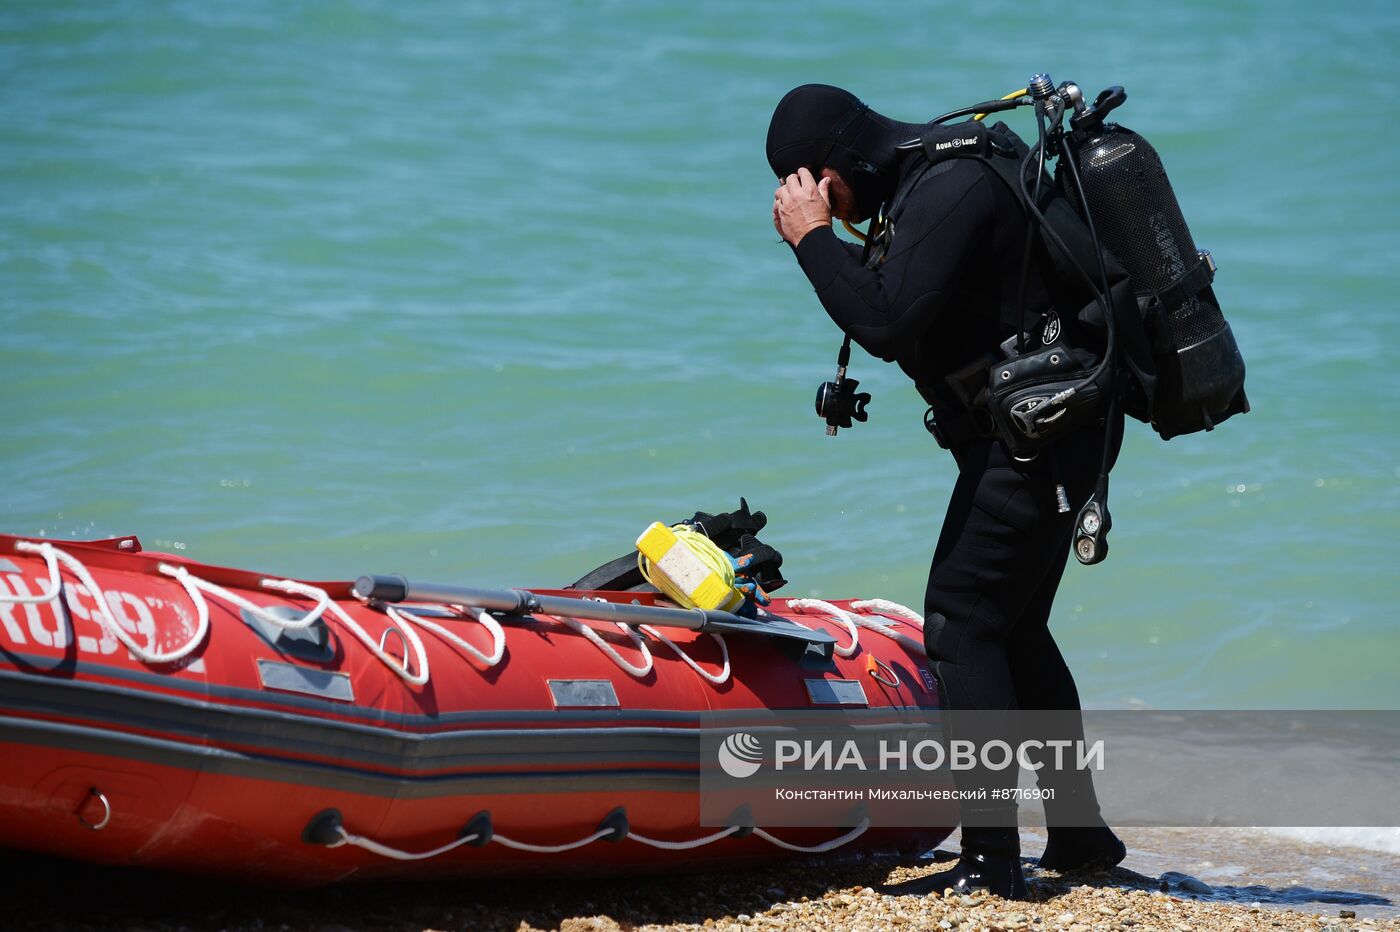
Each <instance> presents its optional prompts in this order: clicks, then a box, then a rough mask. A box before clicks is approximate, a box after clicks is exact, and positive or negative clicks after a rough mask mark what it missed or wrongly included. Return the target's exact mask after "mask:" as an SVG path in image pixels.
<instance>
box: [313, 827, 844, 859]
mask: <svg viewBox="0 0 1400 932" xmlns="http://www.w3.org/2000/svg"><path fill="white" fill-rule="evenodd" d="M868 828H870V819H869V818H868V817H866V818H863V819H861V820H860V824H859V825H857V826H856V827H855V828H853V829H851V830H850V831H849V832H847V833H846V834H844V835H841V836H839V837H837V838H833V839H831V840H830V841H824V842H822V843H821V844H819V845H795V844H793V843H792V842H788V841H784V840H783V839H781V838H778V837H777V836H775V835H771V834H769V833H768V832H765V831H764V830H763V829H761V828H755V829H754V830H753V833H754V835H756V836H758V837H759V838H762V839H763V840H764V841H766V842H768V843H769V844H771V845H775V846H776V847H779V848H782V849H783V850H785V851H796V852H798V853H801V854H824V853H826V852H828V851H834V850H836V849H837V848H839V847H841V846H842V845H845V844H849V843H850V842H852V841H855V840H856V839H857V838H859V837H860V836H861V835H864V834H865V832H866V829H868ZM335 830H336V832H337V833H338V834H339V835H340V840H339V841H337V842H333V843H332V844H330V845H328V846H327V847H330V848H339V847H340V846H341V845H354V846H355V847H357V848H363V849H364V850H365V851H368V852H370V853H372V854H377V855H379V856H380V857H385V858H392V859H393V860H396V861H422V860H426V859H428V858H435V857H437V856H438V855H441V854H446V853H447V852H449V851H453V850H456V849H457V848H460V847H462V846H463V845H468V844H471V843H472V842H474V841H476V840H477V839H478V838H479V837H480V836H479V835H477V834H476V833H472V834H470V835H464V836H462V837H461V838H458V839H457V840H455V841H451V842H448V843H447V844H445V845H442V846H440V847H437V848H433V849H432V850H430V851H403V850H401V849H399V848H394V847H392V846H390V845H386V844H384V843H383V842H378V841H375V840H374V839H372V838H366V837H365V836H363V835H355V834H352V833H351V832H348V831H346V830H345V828H344V826H340V825H337V826H336V827H335ZM742 830H743V826H740V825H731V826H729V827H728V828H725V829H721V830H720V831H718V832H714V833H713V834H710V835H704V836H701V837H700V838H692V839H690V840H688V841H667V840H666V839H664V838H648V837H647V836H645V835H638V834H636V833H634V832H629V833H628V834H627V835H626V836H625V838H630V839H632V840H633V841H636V842H638V843H640V844H643V845H648V846H650V847H652V848H658V849H661V850H663V851H688V850H691V849H693V848H700V847H703V846H704V845H708V844H713V843H714V842H717V841H720V840H722V839H725V838H728V837H729V836H730V835H733V834H735V833H736V832H739V831H742ZM616 831H617V830H616V829H614V828H611V827H608V828H600V829H598V831H596V832H594V833H593V834H591V835H588V836H587V837H585V838H580V839H579V840H578V841H570V842H565V843H564V844H560V845H535V844H530V843H529V842H524V841H516V840H515V839H514V838H508V837H506V836H505V835H501V834H500V833H496V834H493V835H492V836H491V841H493V842H499V843H500V844H502V845H504V846H505V847H507V848H513V849H515V850H516V851H528V852H530V853H532V854H562V853H564V852H565V851H573V850H575V849H577V848H582V847H584V846H585V845H591V844H592V843H593V842H595V841H598V840H599V839H602V838H607V837H608V836H610V835H613V834H615V833H616Z"/></svg>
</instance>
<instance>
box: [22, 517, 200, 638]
mask: <svg viewBox="0 0 1400 932" xmlns="http://www.w3.org/2000/svg"><path fill="white" fill-rule="evenodd" d="M15 549H16V550H19V551H21V552H23V553H35V554H39V555H40V556H42V557H43V558H44V560H45V561H46V562H47V563H48V565H49V578H50V579H58V578H59V569H58V566H59V564H60V563H61V564H63V565H64V566H65V567H67V568H68V571H69V572H71V573H72V574H73V575H74V576H76V577H77V578H78V581H79V582H80V583H82V584H83V586H84V587H85V588H86V589H87V590H88V592H89V593H90V594H91V595H92V600H93V602H94V603H96V607H97V612H96V617H97V620H98V623H99V624H101V625H102V627H103V628H105V629H106V630H107V632H108V633H110V634H111V635H112V637H114V638H116V639H117V640H118V641H120V642H121V643H122V645H123V646H124V647H126V649H127V650H129V651H131V653H132V655H133V656H135V657H137V658H138V659H139V660H140V661H141V662H142V663H146V664H150V665H152V666H155V665H159V664H166V663H174V662H175V661H177V660H182V659H184V658H185V657H188V656H189V655H190V653H191V652H193V651H194V649H195V648H196V647H198V646H199V645H200V644H202V643H203V642H204V638H205V636H206V635H208V633H209V609H208V606H206V605H204V602H203V600H202V599H198V600H196V599H195V590H194V589H193V588H192V587H191V585H190V584H189V583H188V582H187V581H185V580H183V579H182V580H180V582H181V584H182V585H183V586H184V587H185V591H186V592H188V593H189V594H190V599H191V601H194V602H195V614H196V620H195V630H194V634H192V635H191V636H190V638H189V640H187V641H186V642H185V643H184V644H181V645H180V646H179V647H176V648H174V649H172V650H168V651H158V650H154V649H152V647H143V646H142V645H140V644H138V643H136V639H135V638H133V637H132V636H131V635H130V634H128V633H127V631H126V629H125V628H124V627H122V625H121V623H120V622H118V621H117V619H116V617H115V616H114V615H113V614H112V605H111V603H110V602H108V601H107V593H106V592H105V591H104V590H103V589H102V587H101V586H99V585H98V584H97V580H95V579H93V578H92V573H90V572H88V568H87V567H86V566H84V565H83V562H82V561H81V560H79V559H78V558H77V557H75V556H73V555H72V554H71V553H68V552H67V551H64V550H60V549H58V548H57V547H55V546H54V545H53V544H50V543H37V544H36V543H33V542H32V541H27V540H22V541H18V542H17V543H16V544H15ZM61 590H62V586H61V585H60V586H59V587H57V588H53V590H52V593H51V595H50V596H49V598H48V599H47V600H46V601H53V600H54V599H56V598H57V597H58V593H59V592H60V591H61ZM31 598H32V597H31ZM155 637H156V632H155V631H154V630H152V631H151V634H150V638H151V644H152V645H154V644H155Z"/></svg>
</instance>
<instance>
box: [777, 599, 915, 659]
mask: <svg viewBox="0 0 1400 932" xmlns="http://www.w3.org/2000/svg"><path fill="white" fill-rule="evenodd" d="M889 604H890V605H895V604H896V603H893V602H891V603H889ZM853 606H854V603H853ZM788 607H789V608H792V609H794V610H796V611H798V612H805V611H806V610H808V609H814V610H816V611H820V612H825V613H826V614H827V615H829V616H830V617H831V618H832V619H833V620H835V621H838V622H840V623H841V624H843V625H845V626H846V628H847V630H849V631H850V632H851V643H850V644H848V645H847V646H846V647H845V648H842V647H840V646H838V647H836V649H835V650H836V653H838V654H840V655H841V656H842V657H850V656H851V655H853V654H854V653H855V652H856V650H857V649H858V648H859V646H860V642H859V640H858V639H857V637H856V629H857V628H868V629H869V630H871V631H874V632H876V633H877V634H883V635H884V636H885V637H887V638H889V639H890V640H892V641H895V642H897V643H898V644H900V645H901V646H902V647H904V648H905V649H906V650H911V651H913V652H914V653H916V654H922V653H923V652H924V645H923V644H922V643H920V642H919V641H916V640H914V639H913V638H911V637H910V636H909V635H907V634H903V633H901V632H899V631H896V630H895V629H894V628H892V627H890V626H889V625H888V624H885V623H882V622H879V621H876V620H875V619H874V618H866V617H863V616H861V615H857V614H855V613H853V612H848V611H846V610H845V609H842V608H838V607H836V606H835V605H832V604H831V603H830V602H824V601H822V600H821V599H789V600H788ZM899 608H903V609H904V611H906V612H911V613H912V611H913V610H912V609H908V608H904V606H902V605H901V606H899Z"/></svg>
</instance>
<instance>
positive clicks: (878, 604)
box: [851, 599, 924, 628]
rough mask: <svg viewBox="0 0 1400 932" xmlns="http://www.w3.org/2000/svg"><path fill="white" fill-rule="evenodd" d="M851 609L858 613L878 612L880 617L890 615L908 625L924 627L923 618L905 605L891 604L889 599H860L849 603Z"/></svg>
mask: <svg viewBox="0 0 1400 932" xmlns="http://www.w3.org/2000/svg"><path fill="white" fill-rule="evenodd" d="M851 608H853V609H855V610H856V611H858V612H879V613H880V614H881V615H891V616H894V617H896V618H899V619H901V620H903V621H907V622H909V623H910V624H913V625H917V626H918V627H920V628H922V627H923V626H924V616H923V615H920V614H919V613H918V612H916V611H914V610H913V609H912V608H910V607H909V606H907V605H900V604H899V603H898V602H891V601H890V600H889V599H861V600H858V601H855V602H852V603H851Z"/></svg>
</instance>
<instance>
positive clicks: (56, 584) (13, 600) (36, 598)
mask: <svg viewBox="0 0 1400 932" xmlns="http://www.w3.org/2000/svg"><path fill="white" fill-rule="evenodd" d="M45 547H47V548H48V550H44V548H45ZM15 549H16V550H23V551H25V552H26V553H43V554H44V562H45V563H46V564H48V568H49V590H48V591H47V592H40V593H39V594H38V595H20V594H19V593H15V594H14V595H10V594H9V593H0V602H5V603H8V604H11V605H41V604H43V603H45V602H52V601H53V600H54V599H56V598H58V593H59V590H60V589H61V588H62V587H63V580H61V579H59V576H58V561H57V560H56V559H54V558H53V557H52V556H50V554H51V553H52V552H53V550H54V549H55V548H54V547H53V545H52V544H35V543H30V542H29V541H27V540H22V541H19V542H18V543H16V544H15Z"/></svg>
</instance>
